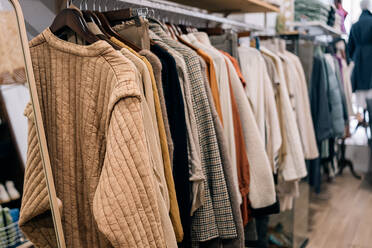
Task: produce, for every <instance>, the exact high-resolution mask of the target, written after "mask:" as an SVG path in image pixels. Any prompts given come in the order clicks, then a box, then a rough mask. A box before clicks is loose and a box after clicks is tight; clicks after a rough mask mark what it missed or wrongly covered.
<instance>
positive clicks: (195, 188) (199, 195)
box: [150, 30, 206, 233]
mask: <svg viewBox="0 0 372 248" xmlns="http://www.w3.org/2000/svg"><path fill="white" fill-rule="evenodd" d="M150 36H151V38H152V39H153V40H154V41H156V44H157V45H159V46H160V47H161V48H163V49H165V50H166V52H168V53H169V54H170V55H171V56H172V57H173V58H174V60H175V62H176V67H177V74H178V80H179V82H180V86H181V91H182V94H183V100H184V108H185V119H186V128H187V151H188V164H189V176H190V181H191V182H192V186H191V187H192V204H191V211H190V215H193V213H194V212H195V211H196V210H197V209H198V208H199V207H201V206H202V205H203V204H204V201H205V180H206V179H205V175H204V173H203V170H202V164H201V152H200V142H199V137H198V127H197V124H196V119H195V113H194V108H193V103H192V96H191V86H190V79H189V75H188V72H187V66H186V63H185V60H184V59H183V56H182V55H181V54H180V53H179V52H178V51H176V50H174V49H173V48H171V47H170V46H169V45H167V44H166V43H164V42H163V40H162V39H161V38H160V37H159V36H158V35H156V34H155V33H154V32H152V31H151V30H150ZM180 176H181V175H180ZM181 213H182V211H181ZM185 214H186V213H185ZM188 219H189V218H188ZM182 222H184V220H183V221H182ZM183 225H184V224H183ZM185 233H186V232H185Z"/></svg>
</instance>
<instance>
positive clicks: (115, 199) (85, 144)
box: [19, 29, 165, 248]
mask: <svg viewBox="0 0 372 248" xmlns="http://www.w3.org/2000/svg"><path fill="white" fill-rule="evenodd" d="M30 51H31V56H32V63H33V69H34V73H35V79H36V84H37V89H38V96H39V100H40V105H41V111H42V115H43V121H44V125H45V131H46V136H47V141H48V148H49V154H50V157H51V164H52V170H53V175H54V180H55V186H56V190H57V196H58V198H59V199H60V200H61V201H62V204H63V210H62V225H63V229H64V234H65V239H66V246H67V247H69V248H70V247H71V248H75V247H79V248H80V247H82V248H83V247H89V248H91V247H120V248H122V247H131V248H132V247H165V242H164V234H163V229H162V226H161V221H160V216H159V209H158V204H157V199H156V194H155V191H154V186H153V185H154V182H153V175H152V170H151V168H150V160H149V157H148V150H147V146H146V140H145V133H144V127H143V121H142V113H141V107H140V101H141V98H140V92H139V89H138V87H137V83H136V81H135V80H136V79H135V73H134V69H133V66H132V65H131V63H128V60H127V59H126V58H125V57H124V56H123V55H121V54H120V53H119V52H117V51H115V50H114V49H113V48H112V47H111V46H110V45H109V44H108V43H106V42H104V41H98V42H95V43H94V44H92V45H89V46H80V45H76V44H72V43H68V42H65V41H63V40H60V39H58V38H57V37H55V36H54V35H53V34H52V33H51V32H50V30H49V29H46V30H45V31H44V32H43V33H42V34H40V35H39V36H37V37H36V38H34V39H33V40H32V41H31V42H30ZM26 114H27V116H28V117H29V120H30V121H29V124H30V127H29V131H30V132H29V150H28V161H27V168H26V176H25V186H24V195H23V202H22V208H21V216H20V222H19V223H20V227H21V229H22V230H23V231H24V233H25V234H26V236H27V237H28V238H29V239H30V240H31V241H32V242H33V243H34V244H35V246H36V247H51V248H55V247H57V245H56V239H55V236H54V231H53V223H52V219H51V215H50V211H49V203H48V197H47V189H46V185H45V177H44V174H43V170H42V164H41V160H40V154H39V148H38V144H37V138H36V132H35V126H34V123H33V116H32V110H30V109H29V108H28V109H26Z"/></svg>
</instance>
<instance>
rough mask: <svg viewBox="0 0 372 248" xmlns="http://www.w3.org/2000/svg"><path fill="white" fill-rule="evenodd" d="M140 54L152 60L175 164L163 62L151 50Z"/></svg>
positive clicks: (171, 157) (168, 140)
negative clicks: (166, 102) (165, 96)
mask: <svg viewBox="0 0 372 248" xmlns="http://www.w3.org/2000/svg"><path fill="white" fill-rule="evenodd" d="M139 54H140V55H142V56H145V57H146V59H147V60H148V61H149V62H150V64H151V66H152V69H153V72H154V77H155V82H156V87H157V89H158V94H159V101H160V106H161V114H162V117H163V121H164V128H165V133H166V136H167V143H168V151H169V159H170V162H171V164H173V150H174V147H173V140H172V136H171V133H170V128H169V120H168V114H167V107H166V104H165V99H164V91H163V85H162V79H161V73H162V64H161V61H160V60H159V58H158V57H157V56H156V55H154V54H153V53H151V52H150V51H149V50H142V51H140V52H139Z"/></svg>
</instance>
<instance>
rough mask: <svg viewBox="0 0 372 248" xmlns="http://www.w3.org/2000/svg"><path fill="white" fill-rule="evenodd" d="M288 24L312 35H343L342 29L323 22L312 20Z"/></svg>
mask: <svg viewBox="0 0 372 248" xmlns="http://www.w3.org/2000/svg"><path fill="white" fill-rule="evenodd" d="M287 25H288V26H290V27H293V28H295V29H296V30H298V31H299V32H304V33H306V34H308V35H311V36H318V35H331V36H334V37H339V36H341V35H343V33H342V32H341V31H338V30H337V29H335V28H333V27H330V26H328V25H326V24H324V23H322V22H318V21H311V22H290V23H287Z"/></svg>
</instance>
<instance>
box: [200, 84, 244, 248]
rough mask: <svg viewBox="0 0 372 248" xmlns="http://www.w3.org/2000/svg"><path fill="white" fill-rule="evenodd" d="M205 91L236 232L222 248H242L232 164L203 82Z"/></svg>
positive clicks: (239, 213) (239, 216)
mask: <svg viewBox="0 0 372 248" xmlns="http://www.w3.org/2000/svg"><path fill="white" fill-rule="evenodd" d="M205 89H206V92H207V96H208V100H209V104H210V106H211V113H212V117H213V123H214V126H215V129H216V137H217V141H218V146H219V149H220V153H221V160H222V164H223V171H224V174H225V178H226V185H227V188H228V191H229V195H230V202H231V207H232V211H233V216H234V221H235V226H236V230H237V234H238V236H237V238H236V239H225V240H222V247H224V248H230V247H231V248H238V247H241V248H243V247H244V236H245V235H244V226H243V218H242V214H241V210H240V199H239V197H240V195H239V194H237V192H236V191H235V190H233V189H234V188H235V183H234V181H233V180H234V177H233V168H232V167H231V166H232V163H231V161H230V157H229V153H228V144H227V140H226V137H225V134H224V131H223V127H222V125H221V121H220V120H219V117H218V114H217V111H216V109H215V107H214V102H213V97H212V93H211V90H210V87H209V86H208V82H205Z"/></svg>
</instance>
